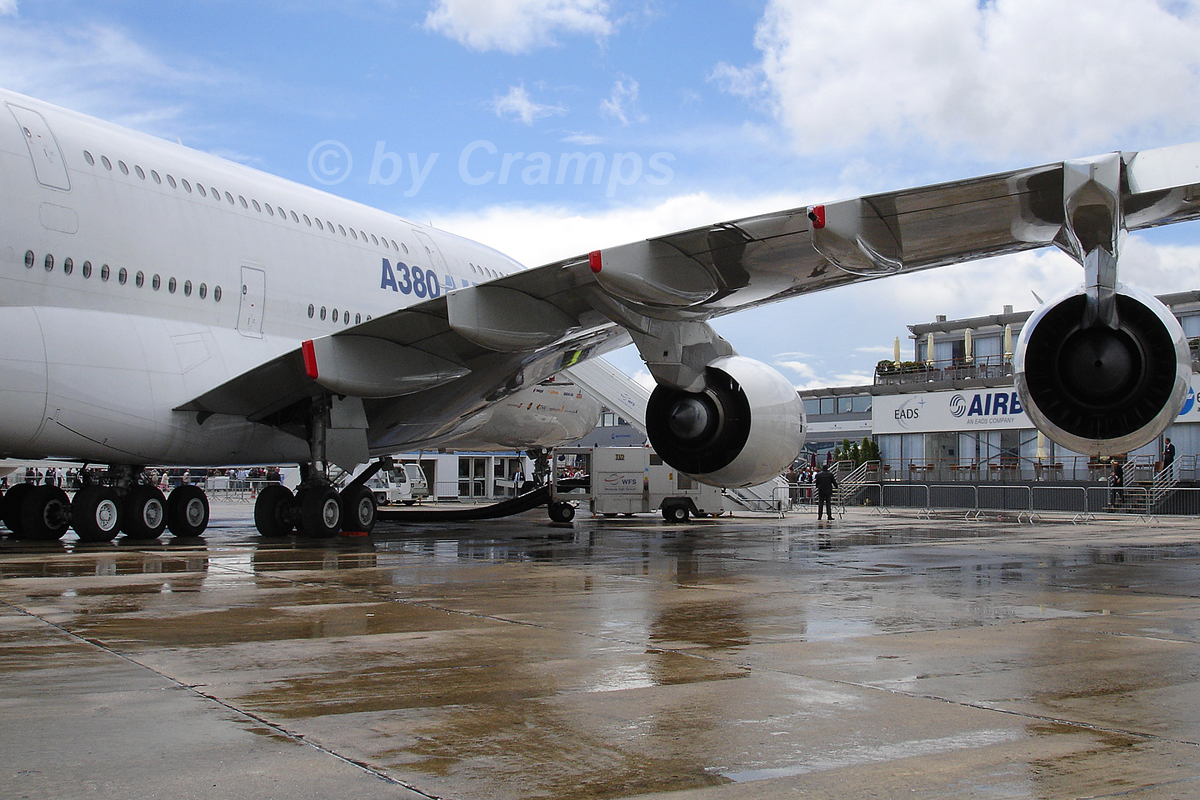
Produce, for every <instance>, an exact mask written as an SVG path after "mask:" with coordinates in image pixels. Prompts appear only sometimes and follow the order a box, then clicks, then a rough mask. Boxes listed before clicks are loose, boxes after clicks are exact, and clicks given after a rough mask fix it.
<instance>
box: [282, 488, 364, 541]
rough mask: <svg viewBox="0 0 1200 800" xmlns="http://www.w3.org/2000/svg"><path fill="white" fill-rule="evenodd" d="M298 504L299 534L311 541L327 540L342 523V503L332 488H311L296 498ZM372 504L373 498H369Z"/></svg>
mask: <svg viewBox="0 0 1200 800" xmlns="http://www.w3.org/2000/svg"><path fill="white" fill-rule="evenodd" d="M297 499H298V500H299V503H300V524H299V525H297V526H296V527H298V528H299V529H300V533H301V534H303V535H304V536H308V537H310V538H313V539H328V538H329V537H330V536H333V535H334V534H336V533H337V532H338V530H339V529H340V527H341V523H342V503H341V498H339V497H338V493H337V490H336V489H334V488H333V487H332V486H312V487H310V488H308V489H305V490H303V491H302V492H301V494H300V495H299V496H298V498H297ZM371 502H374V497H372V498H371Z"/></svg>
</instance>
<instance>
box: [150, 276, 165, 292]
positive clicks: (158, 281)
mask: <svg viewBox="0 0 1200 800" xmlns="http://www.w3.org/2000/svg"><path fill="white" fill-rule="evenodd" d="M150 287H151V288H152V289H154V291H156V292H157V291H158V290H159V289H160V288H162V278H160V277H159V276H158V275H155V276H154V277H153V278H151V279H150Z"/></svg>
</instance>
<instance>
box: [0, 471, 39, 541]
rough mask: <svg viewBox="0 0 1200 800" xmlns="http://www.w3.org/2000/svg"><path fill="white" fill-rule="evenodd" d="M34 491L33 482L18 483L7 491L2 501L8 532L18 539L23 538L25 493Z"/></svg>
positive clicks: (1, 512) (2, 512)
mask: <svg viewBox="0 0 1200 800" xmlns="http://www.w3.org/2000/svg"><path fill="white" fill-rule="evenodd" d="M32 491H33V484H32V483H18V484H17V485H16V486H14V487H12V488H11V489H9V490H8V491H7V492H6V493H5V495H4V499H3V502H2V503H0V509H2V511H0V514H2V515H3V519H4V525H5V527H7V528H8V532H9V533H11V534H12V535H13V536H15V537H17V538H18V539H19V538H21V503H22V502H24V500H25V495H27V494H29V493H30V492H32Z"/></svg>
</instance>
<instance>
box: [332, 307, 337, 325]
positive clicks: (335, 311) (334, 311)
mask: <svg viewBox="0 0 1200 800" xmlns="http://www.w3.org/2000/svg"><path fill="white" fill-rule="evenodd" d="M333 321H334V322H337V321H338V310H337V309H336V308H335V309H334V310H333Z"/></svg>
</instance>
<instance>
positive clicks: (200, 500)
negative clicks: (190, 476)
mask: <svg viewBox="0 0 1200 800" xmlns="http://www.w3.org/2000/svg"><path fill="white" fill-rule="evenodd" d="M167 527H168V528H170V529H171V533H172V534H174V535H175V536H178V537H180V538H191V537H195V536H200V535H201V534H203V533H204V530H205V528H207V527H208V495H206V494H205V493H204V490H203V489H201V488H200V487H199V486H193V485H191V484H190V483H181V484H179V485H178V486H176V487H175V488H174V489H172V490H171V496H170V497H168V498H167Z"/></svg>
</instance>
